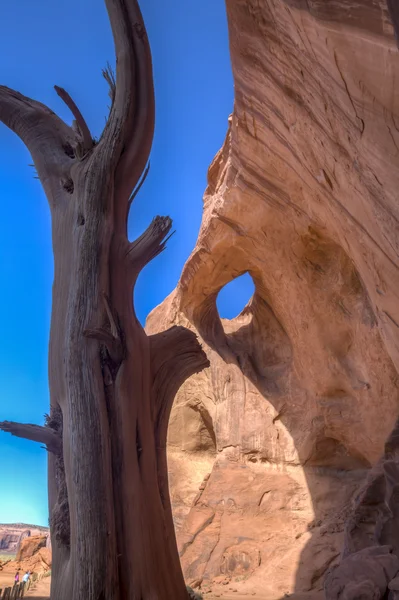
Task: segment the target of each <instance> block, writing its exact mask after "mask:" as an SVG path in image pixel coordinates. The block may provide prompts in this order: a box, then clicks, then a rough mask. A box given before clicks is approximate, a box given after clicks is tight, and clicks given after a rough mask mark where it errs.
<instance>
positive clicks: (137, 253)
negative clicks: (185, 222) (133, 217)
mask: <svg viewBox="0 0 399 600" xmlns="http://www.w3.org/2000/svg"><path fill="white" fill-rule="evenodd" d="M171 227H172V220H171V219H170V218H169V217H155V219H153V220H152V222H151V224H150V225H149V227H148V228H147V229H146V230H145V232H144V233H143V234H142V235H141V236H140V237H139V238H137V240H135V241H134V242H131V243H130V244H129V247H128V251H127V253H126V258H127V260H128V262H129V264H130V265H131V267H132V268H133V270H134V272H135V273H137V275H138V273H139V272H140V271H141V269H143V268H144V267H145V265H146V264H148V263H149V262H150V261H151V260H152V259H153V258H155V257H156V256H158V254H160V253H161V252H162V251H163V250H164V249H165V246H166V242H167V241H168V240H169V239H170V238H171V236H172V235H173V233H172V234H171V235H169V236H168V237H166V236H167V235H168V233H169V231H170V230H171Z"/></svg>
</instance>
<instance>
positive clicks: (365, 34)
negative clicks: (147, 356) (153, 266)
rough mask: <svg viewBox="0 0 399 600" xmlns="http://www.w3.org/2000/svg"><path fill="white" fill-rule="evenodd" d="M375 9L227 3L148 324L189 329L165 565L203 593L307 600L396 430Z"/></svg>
mask: <svg viewBox="0 0 399 600" xmlns="http://www.w3.org/2000/svg"><path fill="white" fill-rule="evenodd" d="M388 8H389V7H388V5H387V4H386V2H385V0H381V1H377V0H362V1H361V2H356V3H355V2H352V1H351V0H338V1H337V2H320V1H318V0H306V1H305V0H286V1H285V0H227V11H228V19H229V31H230V45H231V57H232V66H233V73H234V80H235V106H234V114H233V115H232V117H231V118H230V119H229V127H228V133H227V137H226V141H225V143H224V146H223V148H222V149H221V151H220V152H219V153H218V155H217V156H216V158H215V160H214V161H213V163H212V165H211V167H210V169H209V174H208V187H207V190H206V192H205V196H204V209H203V220H202V226H201V230H200V234H199V237H198V241H197V244H196V247H195V249H194V251H193V253H192V255H191V256H190V258H189V259H188V261H187V263H186V265H185V268H184V271H183V273H182V276H181V280H180V282H179V284H178V286H177V288H176V290H175V291H174V292H173V293H172V294H171V295H170V296H169V297H168V298H167V299H166V300H165V302H164V303H163V304H162V305H161V306H160V307H158V308H157V309H155V310H154V311H153V313H152V314H151V315H150V316H149V318H148V322H147V330H148V331H149V332H157V331H160V330H162V329H166V328H167V327H169V326H170V325H171V324H173V323H178V324H184V325H186V326H188V327H190V328H192V329H194V330H196V331H197V332H198V334H199V336H200V339H201V341H202V343H203V344H204V348H205V349H206V352H207V354H208V357H209V359H210V363H211V367H210V368H209V369H208V370H207V371H206V372H204V373H202V374H200V375H197V376H194V377H192V378H191V379H190V380H189V381H188V382H187V383H186V384H185V385H184V386H183V388H182V389H181V390H180V392H179V394H178V397H177V400H176V402H175V406H174V409H173V412H172V416H171V425H170V430H169V465H170V474H171V493H172V499H173V502H174V506H175V518H176V526H177V530H178V538H179V544H180V550H181V557H182V562H183V566H184V569H185V574H186V577H187V580H188V581H189V582H191V583H193V584H194V585H195V584H199V583H200V582H201V584H202V587H203V588H205V589H206V587H207V586H208V585H211V583H212V581H213V586H215V583H214V581H215V578H216V581H219V582H220V583H222V582H223V583H225V584H227V587H226V588H225V589H228V588H229V587H232V586H233V587H235V588H237V589H238V590H253V591H257V592H258V593H259V594H262V598H270V599H273V600H276V599H277V598H281V597H283V596H284V594H286V593H294V592H295V597H298V598H299V597H303V598H312V597H313V596H314V597H323V595H322V593H321V589H322V584H323V578H324V575H325V572H326V570H327V569H328V567H329V566H331V565H332V564H334V563H335V562H337V561H338V560H339V555H340V552H341V548H342V545H343V529H344V521H345V519H346V518H347V516H348V515H349V513H350V511H351V510H352V508H351V500H352V498H353V495H354V492H355V491H356V490H357V489H359V485H360V484H361V482H362V481H363V480H364V478H365V476H366V474H367V473H368V471H369V469H370V467H372V466H373V465H374V464H375V463H376V462H377V461H378V459H379V457H380V456H381V454H382V452H383V447H384V442H385V440H386V439H387V437H388V435H389V433H390V431H391V429H392V427H393V425H394V423H395V420H396V417H397V415H398V408H399V402H398V400H399V398H398V385H399V380H398V367H399V301H398V293H399V269H398V253H399V203H398V197H397V194H398V189H399V169H398V166H399V55H398V51H397V46H396V42H395V37H394V27H393V24H392V20H391V16H390V13H389V10H388ZM391 8H392V9H393V10H392V15H393V16H395V12H398V11H397V9H396V8H395V6H394V3H393V2H391ZM397 16H398V15H397ZM398 20H399V19H398ZM244 272H249V273H250V275H251V276H252V278H253V281H254V284H255V290H256V291H255V294H254V296H253V298H252V300H251V302H250V303H249V304H248V306H247V307H246V308H245V310H244V311H243V312H242V314H241V315H240V316H239V317H237V318H236V319H234V320H232V321H226V320H221V319H220V318H219V315H218V312H217V307H216V298H217V295H218V292H219V291H220V290H221V288H222V287H223V286H225V285H226V284H227V283H228V282H229V281H231V280H232V279H234V278H236V277H237V276H239V275H241V274H242V273H244ZM301 594H302V595H301Z"/></svg>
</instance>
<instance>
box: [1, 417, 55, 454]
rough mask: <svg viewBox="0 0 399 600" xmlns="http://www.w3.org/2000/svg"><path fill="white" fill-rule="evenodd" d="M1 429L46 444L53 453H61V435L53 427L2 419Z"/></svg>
mask: <svg viewBox="0 0 399 600" xmlns="http://www.w3.org/2000/svg"><path fill="white" fill-rule="evenodd" d="M0 429H1V430H2V431H5V432H7V433H11V435H15V436H16V437H20V438H23V439H25V440H31V441H32V442H39V443H41V444H45V445H46V446H47V449H48V450H49V452H53V454H61V451H62V439H61V436H60V435H59V434H58V433H57V432H56V431H54V430H53V429H50V427H42V426H40V425H32V424H30V423H16V422H14V421H2V422H0Z"/></svg>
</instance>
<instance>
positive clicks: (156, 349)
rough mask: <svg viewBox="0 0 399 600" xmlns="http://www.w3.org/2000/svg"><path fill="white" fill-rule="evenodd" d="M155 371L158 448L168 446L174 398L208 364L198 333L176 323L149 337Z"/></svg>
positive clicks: (154, 394)
mask: <svg viewBox="0 0 399 600" xmlns="http://www.w3.org/2000/svg"><path fill="white" fill-rule="evenodd" d="M149 340H150V350H151V369H152V373H153V387H152V390H153V402H154V405H153V408H154V413H155V414H154V418H155V421H156V435H157V444H158V447H161V448H163V447H166V435H167V428H168V422H169V415H170V411H171V408H172V404H173V400H174V398H175V395H176V393H177V391H178V389H179V388H180V387H181V385H182V384H183V383H184V382H185V381H186V379H188V378H189V377H191V375H194V373H199V372H200V371H202V370H203V369H205V368H206V367H209V360H208V359H207V357H206V354H205V352H204V351H203V350H202V348H201V346H200V344H199V342H198V339H197V336H196V335H195V333H193V332H192V331H190V330H189V329H186V328H185V327H180V326H174V327H171V328H170V329H168V330H167V331H162V332H161V333H157V334H155V335H150V336H149Z"/></svg>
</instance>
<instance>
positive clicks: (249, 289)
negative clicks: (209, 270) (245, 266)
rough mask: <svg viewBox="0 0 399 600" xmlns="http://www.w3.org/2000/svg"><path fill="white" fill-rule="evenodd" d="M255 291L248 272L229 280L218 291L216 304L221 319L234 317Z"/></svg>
mask: <svg viewBox="0 0 399 600" xmlns="http://www.w3.org/2000/svg"><path fill="white" fill-rule="evenodd" d="M254 292H255V284H254V282H253V279H252V277H251V275H250V274H249V273H244V275H240V276H239V277H236V279H233V281H230V283H228V284H227V285H225V286H224V287H223V288H222V289H221V290H220V292H219V294H218V297H217V300H216V305H217V308H218V311H219V316H220V318H221V319H234V318H235V317H238V315H239V314H240V313H241V312H242V311H243V309H244V308H245V307H246V305H247V304H248V302H249V301H250V300H251V298H252V296H253V294H254Z"/></svg>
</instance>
